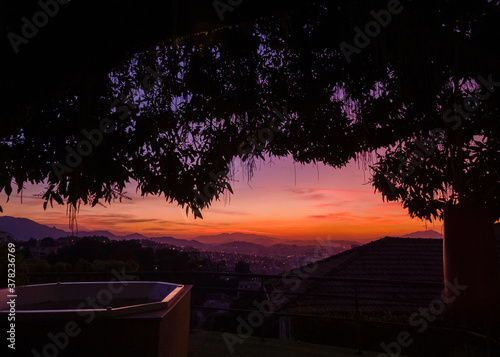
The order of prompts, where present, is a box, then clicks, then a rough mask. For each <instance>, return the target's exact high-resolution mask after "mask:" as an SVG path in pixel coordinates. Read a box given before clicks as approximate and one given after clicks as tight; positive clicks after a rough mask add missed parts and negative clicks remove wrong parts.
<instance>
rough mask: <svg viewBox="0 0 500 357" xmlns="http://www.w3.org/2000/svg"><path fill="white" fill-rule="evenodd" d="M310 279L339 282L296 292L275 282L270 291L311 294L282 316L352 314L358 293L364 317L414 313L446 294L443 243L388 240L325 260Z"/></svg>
mask: <svg viewBox="0 0 500 357" xmlns="http://www.w3.org/2000/svg"><path fill="white" fill-rule="evenodd" d="M499 261H500V241H499ZM310 275H311V276H314V277H335V278H337V279H338V280H336V281H324V280H322V281H318V280H311V279H305V280H301V282H300V285H299V287H298V288H296V290H295V291H293V290H291V289H290V287H291V284H287V283H286V281H285V280H283V279H282V280H276V281H274V282H272V284H270V285H269V286H267V289H270V290H271V289H273V288H276V289H280V290H282V291H286V292H294V293H305V294H310V295H303V296H296V295H295V296H293V295H291V296H290V295H287V296H288V297H289V301H287V302H286V303H285V304H283V305H281V306H280V307H278V309H279V310H280V311H282V312H294V313H310V314H351V313H354V311H355V307H356V301H355V298H354V296H355V295H356V294H355V290H357V297H358V306H359V311H360V313H391V314H408V313H413V312H415V311H418V308H419V307H421V306H429V303H430V302H431V301H432V300H433V299H436V298H439V297H440V295H441V292H442V291H443V288H444V284H443V281H444V279H443V240H442V239H418V238H417V239H415V238H390V237H386V238H383V239H380V240H377V241H373V242H370V243H368V244H366V245H363V246H360V247H356V248H353V249H351V250H348V251H345V252H343V253H340V254H337V255H334V256H332V257H329V258H327V259H324V260H321V261H319V262H318V265H317V268H316V269H315V270H314V271H313V272H311V273H310ZM349 279H362V280H357V283H356V284H355V283H354V281H352V280H349ZM297 285H298V284H297ZM355 285H356V286H355ZM320 294H328V295H329V296H318V295H320Z"/></svg>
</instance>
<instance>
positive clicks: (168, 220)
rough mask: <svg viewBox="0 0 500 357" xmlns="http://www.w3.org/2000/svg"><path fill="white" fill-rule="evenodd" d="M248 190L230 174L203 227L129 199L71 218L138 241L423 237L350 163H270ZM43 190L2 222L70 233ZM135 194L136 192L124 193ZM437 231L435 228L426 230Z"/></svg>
mask: <svg viewBox="0 0 500 357" xmlns="http://www.w3.org/2000/svg"><path fill="white" fill-rule="evenodd" d="M273 163H274V165H272V166H266V165H262V167H261V168H260V169H259V170H257V171H256V173H255V176H254V178H253V179H252V180H251V181H250V182H247V181H246V179H245V178H244V175H243V173H242V171H238V170H236V171H237V172H236V173H235V177H236V180H235V182H233V183H232V187H233V190H234V195H231V196H230V197H229V200H228V202H225V201H224V200H222V201H217V202H214V203H213V204H212V206H211V207H210V208H209V209H207V210H205V211H203V212H202V214H203V216H204V219H202V220H201V219H196V220H195V219H194V218H193V216H192V215H191V214H190V215H189V216H186V213H185V209H182V208H181V207H179V206H176V205H175V204H169V203H167V202H166V201H165V199H164V198H159V197H146V198H143V197H141V196H140V195H137V194H135V193H134V194H129V196H130V197H132V200H131V201H130V200H123V201H122V202H121V203H120V202H115V203H112V204H111V205H108V206H107V207H102V206H96V207H93V208H91V207H88V206H82V207H81V209H80V212H79V214H78V228H79V230H80V231H90V230H107V231H110V232H112V233H114V234H116V235H127V234H131V233H140V234H143V235H145V236H148V237H158V236H173V237H176V238H194V237H196V236H198V235H212V234H219V233H235V232H241V233H249V234H260V235H267V236H272V237H276V238H288V239H316V238H319V237H327V236H330V237H331V238H332V239H349V240H356V239H368V238H378V237H383V236H387V235H401V234H406V233H410V232H413V231H417V230H425V228H426V225H425V223H424V222H423V221H421V220H417V219H411V218H410V217H409V215H408V213H407V212H406V211H405V210H404V209H403V208H402V207H401V205H400V204H399V203H396V202H391V203H384V202H382V198H381V195H380V194H378V193H376V194H374V192H373V188H372V186H371V185H369V184H367V180H368V178H369V174H368V173H367V172H364V171H363V170H360V169H359V168H358V167H357V164H356V163H351V164H349V165H348V166H347V167H345V168H342V169H333V168H330V167H326V166H323V165H319V166H318V167H317V166H315V165H304V166H301V165H298V164H295V165H294V164H293V163H292V162H291V160H290V159H280V160H277V159H273ZM42 189H43V188H41V187H31V188H29V187H28V188H27V189H26V190H25V192H24V195H23V203H22V204H21V202H20V197H16V196H15V195H14V194H13V195H12V196H11V198H10V201H9V202H8V203H5V200H6V196H5V195H4V194H1V195H0V202H1V203H0V205H2V207H3V209H4V213H3V215H9V216H14V217H24V218H29V219H32V220H34V221H36V222H38V223H41V224H45V225H48V226H51V227H52V226H55V227H56V228H59V229H64V230H66V231H68V230H69V226H68V217H67V216H66V208H65V206H54V208H50V207H49V208H47V210H46V211H43V208H42V203H43V201H42V200H41V199H40V198H37V197H33V196H32V195H33V194H34V193H37V192H40V191H41V190H42ZM128 191H129V192H135V187H132V186H131V187H129V188H128ZM427 227H428V228H431V229H434V230H437V231H440V230H441V222H437V223H436V224H435V225H433V224H428V225H427Z"/></svg>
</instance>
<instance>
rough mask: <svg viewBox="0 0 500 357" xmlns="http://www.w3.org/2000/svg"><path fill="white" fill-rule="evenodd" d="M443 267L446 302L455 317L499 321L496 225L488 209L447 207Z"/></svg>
mask: <svg viewBox="0 0 500 357" xmlns="http://www.w3.org/2000/svg"><path fill="white" fill-rule="evenodd" d="M443 264H444V278H445V292H446V299H447V302H448V304H449V307H450V310H451V312H452V313H453V314H455V315H458V316H461V317H466V318H473V319H476V318H479V319H483V318H486V317H488V318H494V319H500V269H499V264H498V253H497V246H496V238H495V233H494V222H493V221H492V219H491V217H490V216H489V214H488V211H487V210H486V208H485V207H483V206H479V205H472V204H458V205H449V206H447V207H446V208H445V210H444V250H443ZM465 286H466V287H465Z"/></svg>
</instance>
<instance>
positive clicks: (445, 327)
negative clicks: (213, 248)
mask: <svg viewBox="0 0 500 357" xmlns="http://www.w3.org/2000/svg"><path fill="white" fill-rule="evenodd" d="M131 274H133V275H134V276H135V279H136V280H154V281H166V282H175V283H180V284H192V285H193V297H192V311H202V312H209V311H226V312H227V313H228V314H230V316H232V317H234V319H236V317H237V316H246V315H248V314H250V313H252V312H255V311H256V310H255V308H254V309H252V308H236V307H231V306H229V307H210V306H204V305H203V295H204V294H207V293H213V292H218V293H224V294H227V295H231V296H233V297H234V296H237V295H238V294H242V293H243V294H247V295H249V296H251V297H253V298H257V297H258V298H259V299H260V301H263V300H266V299H269V293H270V291H268V290H266V286H267V285H268V284H269V283H270V282H273V281H274V282H275V281H277V280H280V279H282V275H266V274H242V273H232V272H193V271H154V272H135V273H131ZM287 277H288V278H300V276H298V275H288V276H287ZM111 278H112V275H111V274H110V273H96V272H81V273H74V272H71V273H55V272H51V273H32V274H28V279H29V280H30V283H34V284H37V283H45V282H57V281H99V280H100V281H102V280H109V279H111ZM302 278H303V277H302ZM224 279H225V280H224ZM231 279H238V280H254V281H259V282H260V284H259V285H260V287H259V289H258V290H253V289H242V288H237V287H228V286H227V284H226V286H216V285H224V284H221V282H222V283H224V282H226V283H227V282H228V281H230V280H231ZM307 281H318V282H325V283H326V282H342V283H345V284H352V292H351V293H349V294H346V293H345V292H344V293H342V294H335V293H313V292H307V291H306V292H286V291H284V292H283V295H285V296H287V297H289V298H294V297H301V296H308V297H318V298H321V297H322V298H325V297H326V298H329V297H331V298H339V297H340V298H344V299H350V300H351V301H352V310H351V311H350V313H348V314H344V315H343V316H342V315H338V314H337V315H326V314H311V313H293V312H286V311H272V313H271V314H270V316H267V317H265V318H264V322H263V324H262V326H259V328H256V329H255V331H256V332H257V331H258V332H260V333H259V335H260V336H259V337H260V338H261V340H262V341H263V340H264V339H266V338H268V337H272V334H271V333H268V329H267V328H266V325H270V324H273V323H274V324H276V318H280V317H282V318H288V319H291V320H292V321H294V322H298V323H304V322H305V321H308V322H309V325H311V323H312V324H313V325H314V321H323V324H324V323H326V324H328V325H332V326H333V325H334V324H332V323H329V322H328V323H327V321H330V322H332V321H336V323H337V324H344V325H345V326H348V327H350V328H352V329H353V330H354V331H355V338H354V339H353V343H351V345H350V346H348V347H352V348H356V349H358V351H359V352H361V350H362V349H372V350H374V349H373V344H369V343H368V342H367V340H369V339H370V338H369V336H370V335H374V334H376V335H377V336H379V334H378V332H379V331H378V330H377V329H384V330H385V331H387V333H386V334H385V336H383V337H381V338H380V340H379V341H380V343H381V342H382V341H394V340H395V339H397V334H395V333H396V332H398V331H411V330H415V327H414V326H412V325H411V323H409V322H408V323H406V322H401V321H394V320H392V321H391V320H388V319H385V318H381V317H380V316H377V315H376V314H375V315H374V316H369V317H367V316H366V314H362V307H363V305H364V304H368V303H370V304H372V303H374V302H385V303H388V302H389V303H391V302H394V303H401V302H405V303H411V304H415V305H419V304H420V305H421V306H428V305H429V303H430V301H424V300H419V299H411V300H408V299H406V300H403V299H401V298H397V297H394V298H379V297H375V296H372V297H369V296H368V297H367V296H363V297H360V296H359V295H360V294H359V288H360V287H362V286H366V285H370V286H372V287H373V286H379V287H383V286H386V287H387V286H400V287H413V288H416V287H421V288H426V287H427V288H429V287H434V288H441V289H442V288H443V282H437V281H390V280H380V279H378V280H375V279H350V278H339V277H316V276H308V277H307ZM214 283H215V284H214ZM233 285H234V284H233ZM410 313H411V311H410V312H409V314H410ZM273 319H274V320H273ZM381 326H382V327H383V328H381ZM228 332H234V331H228ZM433 334H435V335H436V336H434V338H433V336H432V335H433ZM423 335H424V334H422V335H418V337H419V340H420V342H421V341H422V340H425V338H423ZM425 336H427V337H429V338H428V340H429V341H436V339H439V336H443V339H448V340H450V341H456V344H457V347H456V348H457V349H463V350H464V351H465V352H463V353H464V354H462V355H464V356H500V326H498V322H496V323H495V322H491V321H481V322H480V324H479V323H478V322H477V321H476V322H472V321H465V320H463V319H462V320H455V319H452V318H448V317H446V316H440V319H438V320H436V321H435V322H433V321H430V322H429V323H428V324H427V326H426V331H425ZM274 337H276V336H274ZM371 339H373V337H372V338H371ZM380 343H379V345H380ZM424 344H425V343H424ZM428 344H432V342H427V345H428ZM367 347H368V348H367ZM377 347H378V350H379V351H380V347H379V346H375V350H376V349H377ZM421 353H423V354H424V355H426V352H425V351H422V352H421Z"/></svg>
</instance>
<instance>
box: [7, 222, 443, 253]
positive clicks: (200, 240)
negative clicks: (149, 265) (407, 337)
mask: <svg viewBox="0 0 500 357" xmlns="http://www.w3.org/2000/svg"><path fill="white" fill-rule="evenodd" d="M2 231H3V232H7V233H10V235H11V236H12V237H13V238H15V239H18V240H21V241H26V240H29V239H30V238H35V239H42V238H45V237H52V238H60V237H67V236H69V235H71V233H70V232H67V231H64V230H62V229H58V228H55V227H49V226H46V225H43V224H39V223H37V222H35V221H32V220H30V219H27V218H16V217H10V216H4V217H0V232H2ZM74 235H75V236H77V237H85V236H94V235H96V236H104V237H107V238H109V239H111V240H129V239H149V240H151V241H155V242H158V243H163V244H170V245H175V246H179V247H193V248H196V249H198V250H200V251H226V252H242V251H244V252H246V253H248V254H258V253H262V252H263V251H264V250H267V251H269V249H266V248H271V247H272V248H273V250H276V249H280V250H286V251H292V252H293V250H294V249H301V250H303V249H309V248H311V249H314V248H315V247H316V246H317V245H318V243H317V242H316V241H314V240H292V239H279V238H274V237H268V236H264V235H258V234H247V233H222V234H216V235H201V236H198V237H196V238H194V239H191V240H189V239H178V238H174V237H170V236H165V237H154V238H149V237H146V236H144V235H142V234H139V233H133V234H129V235H125V236H119V235H115V234H113V233H111V232H109V231H102V230H101V231H78V232H77V233H75V234H74ZM401 237H404V238H436V239H439V238H442V237H443V236H442V235H441V234H440V233H438V232H436V231H433V230H429V231H419V232H414V233H410V234H405V235H403V236H401ZM371 240H374V239H370V240H365V239H363V240H360V242H363V243H364V242H368V241H371ZM360 242H358V241H350V240H333V239H332V240H329V241H326V240H325V241H323V242H322V244H323V245H328V246H330V247H332V248H342V249H349V248H350V247H351V245H352V244H359V243H360ZM294 247H295V248H294Z"/></svg>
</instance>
